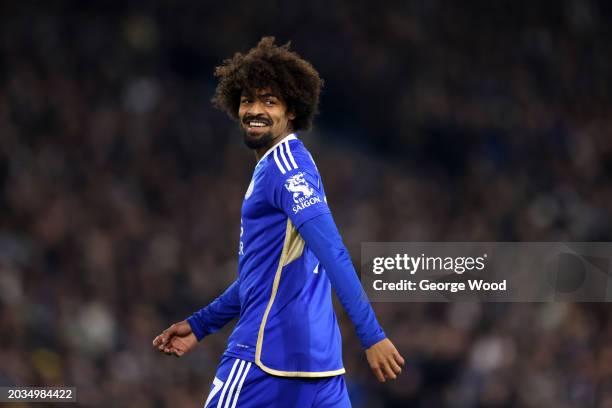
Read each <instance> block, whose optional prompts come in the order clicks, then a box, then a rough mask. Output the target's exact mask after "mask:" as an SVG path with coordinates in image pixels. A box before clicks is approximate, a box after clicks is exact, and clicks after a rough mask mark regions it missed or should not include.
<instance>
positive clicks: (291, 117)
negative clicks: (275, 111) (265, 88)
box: [287, 110, 295, 120]
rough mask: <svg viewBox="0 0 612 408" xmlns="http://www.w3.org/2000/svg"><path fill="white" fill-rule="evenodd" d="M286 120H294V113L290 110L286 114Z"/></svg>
mask: <svg viewBox="0 0 612 408" xmlns="http://www.w3.org/2000/svg"><path fill="white" fill-rule="evenodd" d="M287 118H288V119H289V120H294V119H295V112H294V111H293V110H290V111H288V112H287Z"/></svg>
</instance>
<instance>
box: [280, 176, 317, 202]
mask: <svg viewBox="0 0 612 408" xmlns="http://www.w3.org/2000/svg"><path fill="white" fill-rule="evenodd" d="M285 188H286V189H287V190H288V191H289V192H291V193H293V201H294V202H295V203H296V204H297V203H301V202H303V201H304V200H306V199H308V198H310V196H312V195H313V194H314V190H313V189H312V187H310V186H309V185H308V183H307V182H306V179H305V178H304V173H302V172H299V173H297V174H296V175H294V176H291V177H289V178H288V179H287V180H286V181H285Z"/></svg>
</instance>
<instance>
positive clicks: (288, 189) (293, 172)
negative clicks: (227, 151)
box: [268, 143, 330, 228]
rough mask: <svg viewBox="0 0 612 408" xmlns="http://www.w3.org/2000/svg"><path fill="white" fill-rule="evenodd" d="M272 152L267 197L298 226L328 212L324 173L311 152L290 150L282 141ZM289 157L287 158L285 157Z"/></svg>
mask: <svg viewBox="0 0 612 408" xmlns="http://www.w3.org/2000/svg"><path fill="white" fill-rule="evenodd" d="M274 153H275V154H273V155H271V156H272V157H271V158H270V164H269V165H270V166H271V169H270V170H271V171H270V177H269V179H268V192H269V194H268V197H269V200H270V202H271V204H272V206H273V207H275V208H278V209H280V210H282V211H283V212H284V213H285V214H287V216H288V217H289V218H290V219H291V222H292V223H293V225H294V226H295V227H296V228H299V227H300V226H301V225H302V224H303V223H305V222H306V221H308V220H310V219H312V218H314V217H317V216H319V215H321V214H329V213H330V210H329V207H328V206H327V200H326V198H325V193H324V190H323V187H322V183H321V177H320V176H319V172H318V171H317V168H316V166H315V165H314V162H313V161H312V159H311V158H310V155H309V154H308V152H306V151H304V152H293V153H292V152H291V150H290V149H289V145H288V144H286V143H282V144H281V146H279V148H278V149H277V151H275V152H274ZM284 157H285V158H286V157H288V159H287V160H286V161H285V160H283V158H284Z"/></svg>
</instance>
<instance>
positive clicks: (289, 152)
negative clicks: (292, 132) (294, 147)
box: [283, 139, 298, 170]
mask: <svg viewBox="0 0 612 408" xmlns="http://www.w3.org/2000/svg"><path fill="white" fill-rule="evenodd" d="M283 144H284V145H285V150H286V151H287V156H289V160H290V161H291V164H293V169H294V170H295V169H297V168H298V165H297V163H296V162H295V159H294V158H293V154H292V153H291V148H290V147H289V140H287V139H285V141H284V142H283Z"/></svg>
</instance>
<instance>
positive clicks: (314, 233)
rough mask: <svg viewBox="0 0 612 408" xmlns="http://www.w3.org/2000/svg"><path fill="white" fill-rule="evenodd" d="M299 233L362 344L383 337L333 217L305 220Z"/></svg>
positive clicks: (368, 345)
mask: <svg viewBox="0 0 612 408" xmlns="http://www.w3.org/2000/svg"><path fill="white" fill-rule="evenodd" d="M299 232H300V235H301V236H302V238H303V239H304V241H305V242H306V245H307V246H308V247H309V248H310V249H311V250H312V251H313V252H314V254H315V255H316V256H317V258H318V259H319V261H320V262H321V265H322V266H323V267H324V268H325V271H326V272H327V276H328V277H329V280H330V282H331V285H332V287H333V288H334V291H335V292H336V295H337V296H338V298H339V299H340V302H341V303H342V306H343V307H344V309H345V310H346V312H347V314H348V315H349V318H350V319H351V321H352V322H353V324H354V325H355V330H356V332H357V335H358V337H359V339H360V341H361V344H362V346H363V347H364V348H369V347H370V346H372V345H373V344H375V343H377V342H379V341H380V340H382V339H384V338H385V337H386V336H385V333H384V332H383V330H382V328H381V327H380V325H379V324H378V321H377V320H376V316H375V315H374V311H373V310H372V307H371V306H370V302H369V301H368V298H367V296H366V294H365V292H364V290H363V288H362V286H361V282H360V281H359V279H358V278H357V273H356V272H355V268H354V267H353V262H352V261H351V258H350V256H349V253H348V251H347V249H346V247H345V246H344V244H343V242H342V238H341V237H340V233H339V232H338V229H337V228H336V225H335V223H334V220H333V218H332V216H331V215H330V214H323V215H320V216H318V217H316V218H313V219H311V220H309V221H306V222H305V223H304V224H303V225H302V226H301V227H300V229H299Z"/></svg>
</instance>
